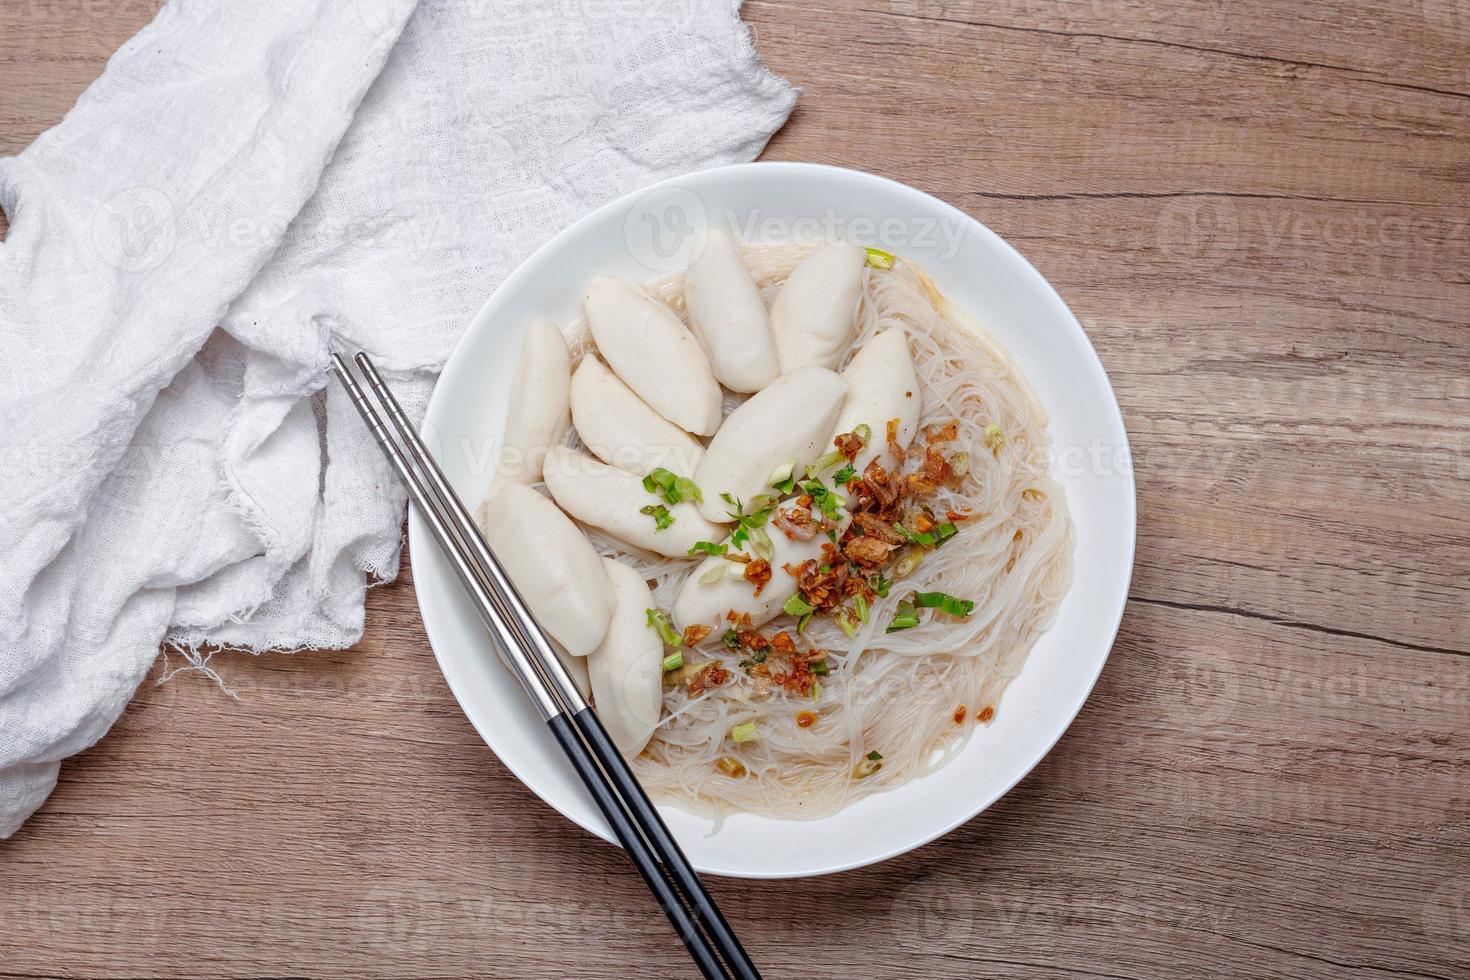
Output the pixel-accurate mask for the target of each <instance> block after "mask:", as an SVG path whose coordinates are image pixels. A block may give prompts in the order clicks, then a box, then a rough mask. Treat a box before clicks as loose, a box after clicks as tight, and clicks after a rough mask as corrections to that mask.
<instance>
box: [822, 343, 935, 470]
mask: <svg viewBox="0 0 1470 980" xmlns="http://www.w3.org/2000/svg"><path fill="white" fill-rule="evenodd" d="M842 378H843V380H844V381H846V382H847V399H846V400H845V401H844V402H843V403H842V411H841V412H839V413H837V422H836V424H835V425H834V426H833V428H832V438H833V439H836V438H837V437H838V436H840V435H843V434H844V433H848V432H851V431H852V430H853V429H856V428H857V427H858V426H859V425H866V426H868V427H869V428H870V429H872V430H873V434H872V436H871V437H869V439H868V444H867V445H866V446H864V447H863V448H862V450H861V451H860V452H859V453H858V454H857V458H855V459H854V460H853V461H852V465H853V466H854V467H855V468H856V469H857V471H858V472H859V473H861V472H863V470H864V469H866V468H867V466H868V463H869V462H870V461H872V460H874V459H876V458H878V457H879V456H881V455H883V454H884V453H886V452H887V451H888V422H889V421H890V420H891V419H898V432H897V434H896V435H897V441H898V444H899V445H900V446H902V447H903V448H905V449H907V448H908V447H909V443H911V442H913V441H914V433H915V432H916V431H917V430H918V428H919V414H920V411H921V408H922V405H921V403H920V397H921V396H920V394H919V376H918V375H917V374H915V373H914V359H913V357H912V356H911V355H910V354H909V342H908V338H907V337H906V336H904V332H903V331H902V330H900V329H898V328H896V327H894V328H890V329H888V330H885V331H883V332H882V333H880V334H878V335H877V336H876V337H874V338H873V339H872V340H870V341H868V342H867V343H866V344H864V345H863V346H862V348H861V349H859V350H858V352H857V353H856V354H854V355H853V356H852V360H851V361H849V362H848V364H847V367H846V368H844V369H843V371H842ZM828 445H829V446H830V445H831V441H830V440H829V442H828Z"/></svg>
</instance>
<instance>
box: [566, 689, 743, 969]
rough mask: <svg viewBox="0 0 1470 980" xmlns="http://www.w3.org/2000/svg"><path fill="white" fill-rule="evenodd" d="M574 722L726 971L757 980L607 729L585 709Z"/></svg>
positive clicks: (737, 940) (716, 908) (731, 931)
mask: <svg viewBox="0 0 1470 980" xmlns="http://www.w3.org/2000/svg"><path fill="white" fill-rule="evenodd" d="M573 720H574V721H575V722H576V724H577V728H578V730H579V731H581V733H582V737H583V738H584V739H586V742H587V746H588V748H590V749H591V750H592V754H593V755H595V756H596V757H597V761H598V762H600V763H601V764H602V768H603V770H604V771H605V772H606V773H607V776H608V779H610V780H611V781H612V784H613V787H614V788H615V789H616V790H617V793H618V795H619V796H621V797H622V799H623V803H624V805H625V806H627V808H628V811H629V812H630V813H631V814H632V816H633V820H634V821H636V822H637V824H638V825H639V826H640V827H641V828H642V829H643V833H644V835H645V836H646V837H647V838H648V842H649V843H650V844H652V845H653V850H654V851H655V853H657V854H658V856H659V858H660V859H661V860H662V861H663V864H664V868H665V870H667V871H668V872H669V874H670V876H672V877H673V879H674V885H675V887H677V888H678V889H679V891H680V892H681V893H682V894H683V896H684V897H685V899H687V900H688V902H689V904H690V905H691V906H692V907H693V908H694V914H695V915H696V916H698V917H699V921H700V923H701V924H702V925H703V926H704V928H705V931H706V932H707V933H708V934H709V936H710V938H711V939H712V940H713V941H714V944H715V946H716V947H717V948H718V949H719V951H720V954H721V955H722V956H723V957H724V958H725V963H726V965H728V966H729V968H730V970H731V971H732V972H733V973H734V974H735V976H736V977H738V978H739V980H761V975H760V971H759V970H757V969H756V968H755V964H754V963H753V962H751V959H750V955H749V954H748V953H746V952H745V947H743V946H741V945H740V940H739V939H738V938H736V936H735V931H734V930H733V929H731V928H730V923H728V922H726V921H725V917H724V915H722V914H721V913H720V907H719V906H718V905H716V904H715V900H714V898H713V897H711V895H710V893H709V892H707V891H706V890H705V888H704V882H702V881H700V880H699V874H698V873H697V872H696V871H695V870H694V868H693V866H692V865H690V863H689V859H688V858H687V857H685V856H684V851H683V849H682V848H680V847H679V842H678V841H676V840H674V835H673V834H671V833H670V832H669V828H668V826H667V825H666V824H665V823H664V821H663V818H662V817H660V816H659V814H658V809H657V808H656V807H655V806H654V805H653V801H652V800H650V799H649V798H648V794H647V793H645V792H644V791H643V786H642V785H641V784H640V783H639V782H638V777H637V776H634V775H633V770H632V769H631V768H629V766H628V763H627V761H626V760H625V759H624V758H623V754H622V753H621V752H619V751H618V748H617V746H616V745H614V744H613V740H612V738H611V737H610V736H609V735H608V734H607V729H606V728H604V727H602V721H601V720H600V719H599V718H598V717H597V715H596V714H595V713H594V712H593V710H592V709H591V708H583V709H582V710H581V711H578V712H577V713H576V714H575V715H574V716H573Z"/></svg>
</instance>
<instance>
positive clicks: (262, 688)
mask: <svg viewBox="0 0 1470 980" xmlns="http://www.w3.org/2000/svg"><path fill="white" fill-rule="evenodd" d="M1464 4H1465V0H1396V2H1391V3H1388V4H1369V3H1366V2H1360V0H1349V2H1346V3H1336V4H1332V5H1317V6H1315V7H1307V6H1303V5H1300V4H1296V3H1287V2H1285V0H1267V2H1265V3H1260V4H1250V5H1246V4H1241V3H1223V4H1210V3H1204V2H1200V0H1187V2H1184V3H1178V4H1168V3H1163V2H1155V0H1006V2H1003V3H985V4H980V3H975V2H970V0H851V2H846V0H819V2H813V3H809V4H802V5H792V4H782V3H776V2H773V0H750V2H749V3H747V5H746V8H745V12H746V16H747V18H748V19H750V20H751V21H752V22H753V25H754V29H755V34H756V39H757V44H758V46H759V48H760V50H761V51H762V53H763V55H764V56H765V57H766V58H767V60H768V62H769V63H770V64H771V66H772V67H773V68H774V69H775V70H777V71H779V72H781V73H783V74H785V75H787V76H788V77H790V78H792V79H793V80H794V81H797V82H799V83H801V84H803V85H805V86H806V89H807V90H806V94H805V95H804V97H803V100H802V103H801V105H800V107H799V108H798V110H797V113H796V115H795V116H794V117H793V120H792V122H791V124H790V125H789V126H788V127H787V129H786V130H784V131H783V132H782V133H781V134H779V135H778V136H777V138H776V139H775V140H773V142H772V144H771V146H770V148H769V150H768V156H769V157H770V158H773V159H805V160H816V161H820V162H831V163H836V164H840V165H844V166H853V167H858V168H861V169H866V170H872V171H875V172H878V173H883V174H886V175H888V176H893V177H896V178H898V179H901V180H904V181H907V182H909V183H912V184H914V185H915V186H918V187H920V188H922V189H924V190H927V191H930V192H932V193H935V194H937V195H938V196H940V197H942V198H944V199H946V200H949V201H951V202H952V203H954V204H956V205H958V206H959V207H961V208H962V209H964V210H966V211H968V212H970V213H972V214H974V215H976V216H977V217H979V218H980V219H981V220H983V221H985V222H986V223H987V224H988V225H990V226H991V227H992V228H994V229H995V230H996V231H997V232H999V233H1000V234H1002V235H1003V236H1005V237H1006V238H1007V239H1008V240H1010V241H1012V242H1013V243H1015V244H1016V245H1017V247H1018V248H1020V249H1021V250H1022V251H1023V252H1024V253H1025V254H1026V255H1027V257H1028V258H1030V259H1031V260H1032V261H1033V262H1034V263H1035V264H1036V265H1037V266H1038V268H1040V269H1041V271H1042V272H1043V273H1044V274H1045V275H1046V276H1047V277H1048V278H1049V279H1050V280H1051V281H1052V282H1053V283H1054V284H1055V285H1056V286H1057V287H1058V289H1059V291H1060V292H1061V293H1062V295H1063V296H1064V297H1065V298H1066V299H1067V301H1068V302H1069V304H1070V305H1071V306H1072V308H1073V309H1074V310H1075V311H1076V312H1077V314H1078V316H1079V319H1080V320H1081V321H1082V323H1083V325H1084V326H1085V327H1086V329H1087V331H1088V333H1089V336H1090V337H1091V338H1092V340H1093V342H1094V344H1095V345H1096V346H1097V348H1098V351H1099V354H1100V356H1101V357H1102V359H1103V361H1104V363H1105V365H1106V366H1107V368H1108V370H1109V373H1110V375H1111V377H1112V380H1113V383H1114V385H1115V387H1116V390H1117V392H1118V396H1119V400H1120V402H1121V404H1122V405H1123V409H1124V414H1125V418H1126V419H1127V421H1128V424H1129V429H1130V435H1131V438H1132V442H1133V450H1134V452H1133V458H1132V460H1131V461H1128V460H1123V461H1114V460H1105V459H1104V460H1096V459H1091V458H1089V457H1088V456H1087V453H1086V449H1087V447H1061V448H1062V449H1063V450H1066V451H1075V452H1074V453H1073V455H1071V456H1059V461H1065V460H1066V459H1073V461H1074V462H1075V463H1076V465H1086V466H1125V465H1131V466H1133V468H1134V471H1135V475H1136V476H1137V479H1138V481H1139V504H1140V539H1139V551H1138V565H1137V568H1136V572H1135V577H1134V584H1133V600H1132V601H1131V602H1130V604H1129V608H1128V613H1127V616H1126V618H1125V621H1124V625H1123V630H1122V633H1121V635H1120V638H1119V641H1118V644H1117V646H1116V648H1115V651H1114V655H1113V659H1112V660H1111V662H1110V664H1109V666H1108V668H1107V670H1106V671H1105V672H1104V675H1103V678H1102V680H1101V682H1100V684H1099V687H1098V689H1097V691H1096V692H1095V694H1094V696H1093V697H1092V699H1091V700H1090V701H1089V703H1088V705H1087V706H1086V708H1085V709H1084V710H1083V712H1082V714H1081V716H1080V717H1079V718H1078V720H1077V722H1076V724H1075V725H1074V726H1073V728H1072V729H1071V731H1070V732H1069V733H1068V735H1067V736H1066V737H1065V738H1064V739H1063V741H1062V742H1061V744H1060V745H1059V746H1058V748H1057V749H1056V750H1055V751H1054V752H1053V753H1052V754H1051V755H1050V756H1048V758H1047V759H1046V760H1045V761H1044V762H1043V763H1042V765H1041V766H1039V767H1038V769H1037V770H1036V771H1035V772H1034V773H1033V774H1032V775H1031V776H1030V777H1028V778H1027V779H1026V780H1025V781H1024V782H1023V783H1022V784H1021V786H1019V787H1018V788H1017V789H1016V790H1015V791H1014V792H1012V793H1011V794H1010V795H1008V796H1007V797H1006V798H1005V799H1004V800H1002V801H1001V802H1000V803H999V804H997V805H996V806H995V807H993V808H992V809H991V810H990V811H988V812H987V813H986V814H984V815H982V816H981V817H980V818H978V819H977V820H975V821H973V822H971V823H970V824H969V825H967V826H965V827H964V828H961V829H960V830H958V831H956V832H955V833H954V834H951V835H949V836H948V837H946V838H945V839H944V840H942V841H940V842H938V843H936V844H934V845H931V846H930V847H926V848H924V849H922V850H920V851H918V852H916V853H914V854H911V855H908V856H905V857H903V858H900V859H898V860H895V861H892V862H888V863H886V864H884V865H880V866H878V867H874V868H868V869H863V870H860V871H856V872H850V873H847V874H844V875H839V876H834V877H831V878H824V879H817V880H812V881H805V882H778V883H760V884H756V883H749V882H738V881H717V882H714V883H713V887H714V890H715V891H716V894H717V897H718V898H719V899H720V901H721V903H722V905H723V906H724V908H725V909H726V910H727V912H728V913H729V914H730V915H731V917H732V919H734V920H735V921H736V923H737V925H738V927H739V928H740V930H741V933H742V935H743V936H745V937H746V939H747V941H748V943H749V945H750V946H751V948H752V950H753V951H754V952H755V954H756V956H757V959H758V960H759V962H760V963H761V964H762V965H763V966H764V967H765V968H766V970H767V973H768V975H770V976H787V975H791V976H813V977H815V976H831V977H838V976H874V977H915V978H929V977H934V978H939V977H946V978H949V977H954V976H957V975H959V976H973V977H1014V976H1026V977H1028V978H1029V977H1043V978H1049V977H1059V978H1060V977H1067V978H1077V977H1083V978H1088V977H1097V978H1103V977H1113V978H1116V977H1126V978H1170V980H1174V978H1192V977H1212V978H1213V977H1219V976H1232V977H1234V976H1240V977H1282V978H1287V977H1290V978H1297V977H1322V978H1328V977H1331V978H1338V977H1343V976H1353V977H1373V978H1377V977H1383V978H1389V977H1441V978H1450V977H1461V976H1465V975H1466V974H1467V970H1470V825H1467V823H1466V821H1465V819H1464V814H1465V812H1466V811H1467V809H1470V778H1467V777H1470V729H1467V726H1466V724H1465V722H1466V719H1467V718H1470V657H1467V656H1465V654H1467V653H1470V641H1467V637H1470V526H1467V521H1470V506H1467V504H1470V497H1467V494H1470V383H1467V381H1466V375H1465V365H1466V364H1467V363H1470V357H1467V355H1470V349H1467V348H1470V277H1467V275H1466V273H1465V269H1466V268H1470V262H1467V259H1470V246H1467V231H1466V222H1467V221H1470V207H1467V203H1470V201H1467V197H1466V194H1465V188H1466V183H1467V178H1470V149H1467V148H1470V140H1467V139H1466V137H1467V135H1470V132H1467V130H1470V119H1467V113H1466V103H1465V99H1464V95H1463V93H1466V92H1470V50H1467V37H1470V31H1466V30H1465V27H1466V26H1467V24H1470V17H1467V13H1470V10H1467V8H1466V7H1465V5H1464ZM154 6H156V2H155V0H124V2H123V3H121V4H117V5H94V4H93V3H92V0H25V2H23V3H18V4H9V5H6V6H5V7H4V8H3V9H0V92H4V93H5V97H4V98H3V99H0V151H14V150H17V149H19V148H21V147H23V146H24V145H25V144H26V143H28V142H29V141H30V140H31V139H33V138H34V137H35V135H37V134H38V133H40V132H41V131H42V130H44V129H45V128H46V127H47V126H49V125H51V124H53V123H54V122H55V121H57V120H58V119H59V118H60V115H61V114H62V113H63V112H64V111H65V109H66V108H67V107H68V106H69V104H70V102H71V101H72V99H74V98H75V96H76V94H77V93H78V92H79V91H80V89H81V88H82V87H83V86H84V85H85V84H86V82H87V80H88V79H90V78H91V77H93V76H95V74H96V72H97V71H99V70H100V69H101V66H102V64H103V61H104V60H105V58H106V56H107V55H108V54H109V53H110V52H111V51H112V50H113V49H114V48H115V47H116V45H117V44H118V43H119V42H120V41H121V40H122V39H124V38H125V37H126V36H128V35H129V34H130V33H131V32H132V31H133V30H135V29H136V28H137V27H138V26H140V25H141V24H142V23H144V22H145V21H146V20H147V18H148V17H149V16H150V14H151V11H152V9H153V8H154ZM216 664H217V666H219V667H220V668H221V670H222V672H223V673H224V675H225V677H226V678H227V680H228V681H229V682H230V683H231V684H232V685H234V687H235V688H236V689H237V691H238V692H239V695H240V697H241V701H240V702H239V703H237V702H235V701H233V700H231V699H229V698H228V697H227V696H225V695H224V694H223V693H222V692H220V691H219V689H218V688H216V687H215V686H214V685H213V684H211V683H210V682H208V681H207V680H206V679H204V678H202V677H199V676H181V677H178V678H176V679H175V680H173V681H171V682H170V683H168V684H165V685H163V686H147V687H145V688H144V689H143V690H142V691H141V692H140V696H139V697H138V698H137V699H136V701H135V702H134V704H133V705H132V706H130V708H129V709H128V712H127V713H126V714H125V716H124V718H123V721H122V722H121V723H120V724H119V725H118V727H117V728H116V729H115V730H114V731H113V732H112V733H111V734H110V735H109V736H108V737H107V738H106V739H104V740H103V741H102V742H100V743H99V744H98V745H97V746H96V747H94V748H93V749H92V750H90V751H89V752H87V753H85V754H84V755H82V756H80V757H78V758H77V759H76V760H74V761H73V762H72V763H70V764H68V765H67V766H66V767H65V768H64V770H63V778H62V783H61V785H60V787H59V788H58V790H57V793H56V794H55V796H53V798H52V799H51V800H50V801H49V802H48V803H47V805H46V806H45V807H43V809H42V810H41V811H40V813H38V814H37V816H36V817H35V819H34V820H33V821H32V822H31V823H30V824H29V825H27V827H25V828H24V829H23V830H22V832H21V833H20V834H18V835H17V836H16V837H15V838H13V839H12V840H10V841H8V842H4V843H0V922H3V923H4V928H3V929H0V976H66V977H83V976H116V977H155V976H179V977H182V976H199V975H211V976H213V975H217V976H235V977H246V976H378V975H385V974H391V975H396V976H412V977H435V976H453V977H468V976H501V977H518V978H519V977H528V978H529V977H542V976H545V977H562V976H567V977H598V978H601V977H607V976H624V975H630V974H631V975H637V976H646V977H674V976H684V975H687V972H688V971H687V967H686V966H685V960H684V957H683V954H682V952H681V951H680V950H679V948H678V947H677V945H676V944H675V943H674V942H673V941H671V940H670V938H669V937H668V936H667V935H666V934H665V932H666V930H663V929H662V928H660V927H659V926H658V923H657V920H656V919H655V918H654V917H653V916H651V915H650V913H649V909H648V907H647V904H648V900H647V899H646V897H645V896H644V895H643V894H642V890H641V888H640V887H639V886H638V885H637V883H636V881H634V880H633V879H632V877H631V876H630V875H629V874H628V872H627V870H626V868H625V867H624V862H623V861H622V860H621V857H620V855H618V854H617V853H616V852H615V851H614V850H613V849H612V848H610V847H607V846H606V845H603V844H601V843H600V842H597V841H595V840H593V839H592V838H590V837H588V836H587V835H585V834H583V833H582V832H581V831H579V830H577V829H576V828H573V827H571V826H569V825H567V824H566V823H565V822H564V821H562V820H560V819H559V818H556V817H555V816H554V815H552V814H551V813H550V811H548V810H547V809H546V807H545V806H544V805H543V804H542V803H541V802H540V801H539V800H537V799H536V798H535V797H534V796H532V795H531V794H530V793H529V792H528V791H527V790H526V789H525V788H524V787H523V786H521V784H520V783H519V782H518V781H516V780H515V779H514V778H513V777H511V776H510V775H509V774H508V773H507V772H506V771H505V770H504V769H503V768H502V767H501V766H500V764H499V763H498V762H497V761H496V760H495V759H494V757H493V756H492V755H491V754H490V752H489V751H488V749H486V748H485V746H484V745H483V744H482V743H481V742H480V741H479V739H478V738H477V737H476V735H475V733H474V732H473V730H472V729H471V728H470V726H469V725H468V723H467V722H466V721H465V719H464V718H463V715H462V714H461V713H460V711H459V709H458V707H457V706H456V705H455V703H454V701H453V699H452V697H451V696H450V694H449V692H448V690H447V689H446V687H445V685H444V682H443V680H442V678H441V677H440V676H439V674H438V673H437V670H436V669H435V668H434V666H433V663H432V659H431V653H430V651H429V650H428V647H427V644H426V642H425V640H424V637H423V634H422V628H421V625H420V623H419V620H418V616H417V613H416V609H415V605H414V601H413V595H412V583H411V580H409V578H408V577H407V576H405V578H404V580H403V581H400V582H399V583H396V584H394V585H391V586H387V587H384V588H381V589H377V590H374V592H373V593H372V594H371V596H370V601H369V625H368V632H367V636H366V638H365V639H364V641H363V643H362V644H360V645H359V647H358V648H356V649H355V650H352V651H343V652H320V653H312V654H304V655H298V656H295V657H265V658H258V659H257V658H250V657H243V656H239V655H221V656H220V658H218V659H217V661H216Z"/></svg>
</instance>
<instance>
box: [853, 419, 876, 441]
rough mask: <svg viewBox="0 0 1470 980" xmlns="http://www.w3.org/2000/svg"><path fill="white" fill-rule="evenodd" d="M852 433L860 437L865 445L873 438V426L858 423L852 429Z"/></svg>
mask: <svg viewBox="0 0 1470 980" xmlns="http://www.w3.org/2000/svg"><path fill="white" fill-rule="evenodd" d="M852 434H853V435H855V436H857V437H858V438H859V439H861V440H862V441H863V445H864V446H866V445H867V444H868V441H869V440H870V439H872V438H873V427H872V426H871V425H869V424H868V423H866V422H864V423H863V424H862V425H859V426H858V427H857V428H855V429H853V430H852Z"/></svg>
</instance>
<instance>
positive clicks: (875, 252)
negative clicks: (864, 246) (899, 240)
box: [868, 248, 898, 269]
mask: <svg viewBox="0 0 1470 980" xmlns="http://www.w3.org/2000/svg"><path fill="white" fill-rule="evenodd" d="M897 258H898V256H896V255H894V254H893V253H892V252H885V251H883V250H882V249H881V248H870V249H868V265H870V266H872V267H873V268H875V269H891V268H893V263H894V261H895V260H897Z"/></svg>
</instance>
